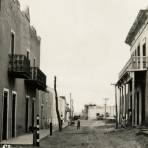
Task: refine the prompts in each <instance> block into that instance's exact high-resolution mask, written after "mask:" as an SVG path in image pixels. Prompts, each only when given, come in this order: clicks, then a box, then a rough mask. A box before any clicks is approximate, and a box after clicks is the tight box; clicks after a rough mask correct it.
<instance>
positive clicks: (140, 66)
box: [119, 56, 148, 79]
mask: <svg viewBox="0 0 148 148" xmlns="http://www.w3.org/2000/svg"><path fill="white" fill-rule="evenodd" d="M147 67H148V57H146V56H142V57H140V56H132V57H131V58H130V59H129V60H128V62H127V63H126V65H125V66H124V67H123V69H122V70H121V72H120V73H119V79H121V78H122V76H123V75H124V74H125V73H126V72H127V71H138V70H139V71H140V70H146V68H147Z"/></svg>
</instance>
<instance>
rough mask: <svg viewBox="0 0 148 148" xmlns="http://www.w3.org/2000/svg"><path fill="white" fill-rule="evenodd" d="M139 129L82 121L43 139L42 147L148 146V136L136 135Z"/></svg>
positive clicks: (106, 147) (139, 147)
mask: <svg viewBox="0 0 148 148" xmlns="http://www.w3.org/2000/svg"><path fill="white" fill-rule="evenodd" d="M136 132H137V129H128V130H127V129H126V130H123V129H122V130H121V129H120V130H114V128H113V127H111V126H109V125H107V126H106V125H104V123H103V122H102V121H81V129H80V130H76V127H75V126H72V127H67V128H65V129H64V130H63V131H62V132H61V133H59V132H55V133H54V134H53V136H48V137H47V138H45V139H44V140H42V141H41V146H40V147H41V148H148V138H147V137H144V136H142V135H138V136H136Z"/></svg>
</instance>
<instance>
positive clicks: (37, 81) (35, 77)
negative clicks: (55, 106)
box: [26, 67, 46, 90]
mask: <svg viewBox="0 0 148 148" xmlns="http://www.w3.org/2000/svg"><path fill="white" fill-rule="evenodd" d="M30 71H31V79H29V80H26V83H27V84H28V85H30V86H31V87H35V88H38V89H40V90H45V89H46V75H45V74H44V73H43V72H42V71H41V70H40V69H39V68H38V67H31V68H30Z"/></svg>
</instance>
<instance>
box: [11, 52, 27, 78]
mask: <svg viewBox="0 0 148 148" xmlns="http://www.w3.org/2000/svg"><path fill="white" fill-rule="evenodd" d="M8 71H9V72H11V73H14V74H16V77H17V74H19V75H20V77H21V74H22V77H23V75H26V76H27V77H29V76H30V61H29V59H27V57H26V56H25V55H17V54H15V55H13V54H10V55H9V66H8Z"/></svg>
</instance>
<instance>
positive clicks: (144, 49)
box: [142, 43, 146, 56]
mask: <svg viewBox="0 0 148 148" xmlns="http://www.w3.org/2000/svg"><path fill="white" fill-rule="evenodd" d="M142 50H143V51H142V52H143V56H146V43H144V44H143V47H142Z"/></svg>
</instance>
